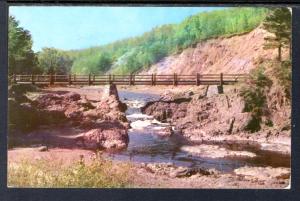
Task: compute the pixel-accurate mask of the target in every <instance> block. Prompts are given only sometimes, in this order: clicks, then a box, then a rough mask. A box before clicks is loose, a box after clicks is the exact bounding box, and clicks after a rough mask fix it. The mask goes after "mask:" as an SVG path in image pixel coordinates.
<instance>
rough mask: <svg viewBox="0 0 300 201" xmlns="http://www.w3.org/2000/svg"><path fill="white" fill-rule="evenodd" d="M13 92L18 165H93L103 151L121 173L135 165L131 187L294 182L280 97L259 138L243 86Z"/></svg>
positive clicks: (13, 155) (12, 152)
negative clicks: (125, 166) (44, 162)
mask: <svg viewBox="0 0 300 201" xmlns="http://www.w3.org/2000/svg"><path fill="white" fill-rule="evenodd" d="M9 93H10V94H9V96H10V98H9V110H10V111H13V112H10V114H11V115H10V117H9V120H10V125H9V147H10V148H9V151H8V162H9V164H17V163H19V162H20V161H22V160H23V159H24V158H29V159H30V160H40V159H47V160H50V161H51V160H52V161H53V160H58V161H59V160H61V161H63V165H65V166H68V164H72V162H74V161H76V160H78V159H79V158H84V159H85V161H86V162H87V163H88V162H90V161H92V159H93V158H94V157H95V153H96V150H97V153H99V151H100V152H101V153H102V157H105V158H107V159H109V160H112V161H113V164H115V168H117V169H118V168H122V167H123V166H122V165H120V164H122V163H129V164H130V171H129V172H130V173H129V175H130V185H129V186H130V187H161V188H170V187H174V188H285V187H287V186H288V185H289V177H290V168H289V167H290V124H289V122H290V120H289V118H290V113H289V109H288V108H286V107H283V105H284V104H283V103H280V102H279V101H278V99H276V98H274V96H270V97H273V98H272V100H270V101H269V103H270V105H269V108H270V114H269V115H268V116H267V117H262V123H261V126H260V129H259V130H258V131H254V132H250V131H249V130H248V129H247V128H248V127H247V125H249V122H251V120H252V119H251V118H252V116H251V114H250V113H249V112H244V102H243V100H242V99H241V97H240V96H239V87H238V86H233V87H229V86H226V87H224V93H223V94H219V93H218V92H217V89H216V87H214V86H211V87H192V88H191V87H174V88H172V87H169V88H164V87H160V88H157V87H143V88H139V87H131V88H125V87H120V88H119V93H117V92H116V89H115V88H114V87H104V88H103V87H99V86H92V87H71V88H66V87H56V88H43V89H41V88H36V87H33V86H13V87H11V88H10V90H9ZM270 93H272V92H270ZM125 103H126V104H125ZM278 104H281V105H278ZM287 107H288V106H287ZM24 116H26V118H24ZM270 122H272V125H270Z"/></svg>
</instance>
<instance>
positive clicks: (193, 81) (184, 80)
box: [10, 73, 248, 86]
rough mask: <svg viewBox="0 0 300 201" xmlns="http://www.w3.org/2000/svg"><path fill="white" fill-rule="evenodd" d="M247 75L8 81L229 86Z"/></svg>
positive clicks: (18, 78)
mask: <svg viewBox="0 0 300 201" xmlns="http://www.w3.org/2000/svg"><path fill="white" fill-rule="evenodd" d="M247 76H248V75H247V74H223V73H220V74H199V73H197V74H194V75H181V74H172V75H156V74H151V75H138V74H136V75H135V74H130V75H92V74H89V75H76V74H72V75H12V76H11V77H10V81H11V82H13V83H16V84H17V83H20V84H26V83H31V84H39V85H41V84H48V85H107V84H116V85H152V86H156V85H174V86H177V85H197V86H199V85H221V86H222V85H231V84H235V83H237V82H239V81H243V80H244V79H246V78H247Z"/></svg>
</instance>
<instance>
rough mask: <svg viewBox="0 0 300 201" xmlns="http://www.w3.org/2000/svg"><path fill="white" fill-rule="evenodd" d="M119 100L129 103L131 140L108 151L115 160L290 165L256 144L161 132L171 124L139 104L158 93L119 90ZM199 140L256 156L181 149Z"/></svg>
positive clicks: (223, 167)
mask: <svg viewBox="0 0 300 201" xmlns="http://www.w3.org/2000/svg"><path fill="white" fill-rule="evenodd" d="M119 96H120V100H121V101H122V102H125V103H126V104H127V106H128V109H127V111H126V116H127V119H128V120H129V121H130V122H131V124H130V125H131V127H132V128H131V129H130V130H129V132H128V134H129V144H128V147H127V149H126V150H123V151H121V152H117V153H109V157H111V158H112V159H114V160H121V161H131V162H137V163H141V162H144V163H160V162H164V163H172V164H174V165H176V166H185V167H201V168H215V169H216V170H219V171H222V172H232V171H233V170H234V169H236V168H239V167H242V166H246V165H247V166H260V167H266V166H271V167H290V158H289V157H287V156H286V155H284V154H281V153H277V152H273V151H267V150H261V149H260V146H259V145H258V144H257V145H254V144H241V143H235V142H221V143H220V142H219V143H215V142H201V143H191V142H188V141H186V140H185V139H184V138H183V137H181V136H180V134H178V133H176V132H175V133H174V134H173V135H171V136H170V137H162V136H161V135H159V132H161V131H162V130H163V129H165V128H166V127H169V126H170V125H169V124H167V123H161V122H159V121H157V120H155V119H154V118H153V117H152V116H147V115H145V114H142V113H141V111H140V108H141V107H142V106H143V105H144V104H145V103H146V102H149V101H153V100H157V99H158V98H159V95H155V94H148V93H147V94H145V93H134V92H128V91H119ZM200 144H202V145H203V144H207V145H218V146H220V147H222V148H225V149H228V150H233V151H248V152H252V153H255V154H256V156H255V157H252V158H251V157H238V156H234V157H233V156H231V157H224V158H209V157H201V156H192V155H191V154H189V153H187V152H185V151H182V149H181V147H182V146H184V145H189V146H196V145H200Z"/></svg>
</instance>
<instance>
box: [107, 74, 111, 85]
mask: <svg viewBox="0 0 300 201" xmlns="http://www.w3.org/2000/svg"><path fill="white" fill-rule="evenodd" d="M108 83H109V84H111V74H109V75H108Z"/></svg>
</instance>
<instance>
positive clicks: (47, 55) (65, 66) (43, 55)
mask: <svg viewBox="0 0 300 201" xmlns="http://www.w3.org/2000/svg"><path fill="white" fill-rule="evenodd" d="M38 62H39V66H40V68H41V70H42V72H43V73H44V74H67V73H69V72H70V70H71V66H72V63H73V61H72V60H71V58H70V56H69V55H67V54H66V53H64V52H63V51H60V50H57V49H55V48H43V49H42V51H41V52H39V53H38Z"/></svg>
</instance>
